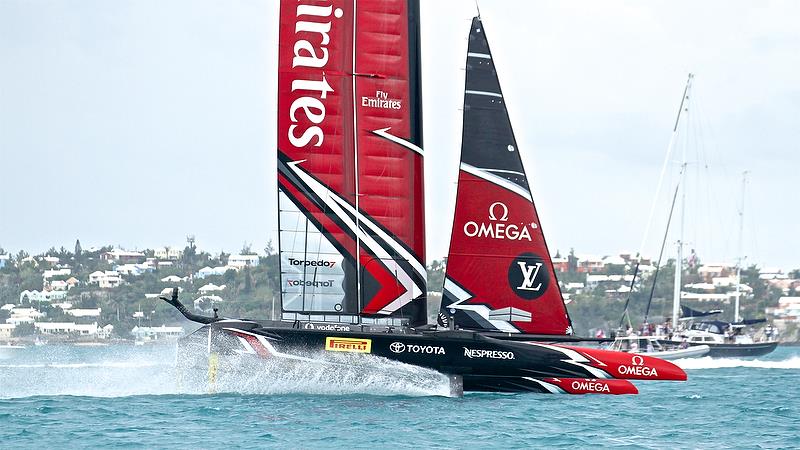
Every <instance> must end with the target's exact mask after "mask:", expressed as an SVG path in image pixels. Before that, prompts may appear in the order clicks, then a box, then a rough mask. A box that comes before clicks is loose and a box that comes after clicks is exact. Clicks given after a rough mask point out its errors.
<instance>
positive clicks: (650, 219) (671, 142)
mask: <svg viewBox="0 0 800 450" xmlns="http://www.w3.org/2000/svg"><path fill="white" fill-rule="evenodd" d="M693 77H694V75H692V74H691V73H690V74H689V78H688V80H687V81H686V87H684V88H683V96H681V103H680V105H679V106H678V114H677V116H676V117H675V125H674V126H673V127H672V135H671V136H670V138H669V144H668V145H667V154H666V155H665V156H664V163H663V164H662V165H661V174H660V175H659V176H658V184H657V185H656V192H655V195H653V203H652V205H650V214H649V215H648V217H647V225H646V226H645V229H644V236H643V237H642V243H641V245H639V251H638V252H637V258H641V254H642V251H643V250H644V246H645V244H646V243H647V237H648V235H649V234H650V227H651V225H652V223H653V216H654V215H655V212H656V203H657V201H658V196H659V195H660V194H661V186H662V185H663V183H664V176H665V174H666V172H667V167H668V166H669V164H670V157H671V156H672V151H673V149H674V146H675V136H676V135H677V133H678V124H679V123H680V120H681V113H682V112H683V105H684V102H685V101H686V94H687V92H688V90H689V86H690V85H691V83H692V78H693Z"/></svg>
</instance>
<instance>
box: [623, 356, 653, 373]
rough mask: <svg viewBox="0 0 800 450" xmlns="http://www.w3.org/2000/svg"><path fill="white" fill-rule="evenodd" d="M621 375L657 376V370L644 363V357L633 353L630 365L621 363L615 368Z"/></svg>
mask: <svg viewBox="0 0 800 450" xmlns="http://www.w3.org/2000/svg"><path fill="white" fill-rule="evenodd" d="M617 370H619V373H621V374H622V375H635V376H638V377H657V376H658V371H657V370H656V368H655V367H648V366H645V365H644V357H642V356H640V355H633V357H632V358H631V364H630V365H621V366H619V367H618V368H617Z"/></svg>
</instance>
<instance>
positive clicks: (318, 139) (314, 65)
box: [287, 2, 344, 147]
mask: <svg viewBox="0 0 800 450" xmlns="http://www.w3.org/2000/svg"><path fill="white" fill-rule="evenodd" d="M343 15H344V12H343V11H342V9H341V8H336V9H334V8H333V6H330V5H329V6H312V5H304V4H302V2H300V4H298V5H297V12H296V17H297V22H296V23H295V26H294V33H295V41H294V45H293V48H294V56H293V58H292V68H293V69H294V68H298V67H301V68H307V69H319V74H318V76H316V77H312V76H311V75H312V74H311V73H309V72H310V71H306V70H304V71H303V77H304V78H309V79H296V80H292V93H298V94H299V95H301V96H299V97H297V98H296V99H295V100H294V101H293V102H292V105H291V106H290V107H289V118H290V119H291V121H292V125H290V126H289V130H288V137H289V142H291V144H292V145H293V146H295V147H305V146H306V145H308V144H313V145H314V146H315V147H319V146H320V145H322V142H323V141H324V140H325V134H324V133H323V132H322V128H320V127H319V126H317V125H319V124H321V123H322V121H323V120H325V104H324V103H323V102H322V101H323V100H325V99H326V98H327V96H328V94H329V93H331V92H333V88H331V85H330V84H329V83H328V80H326V79H325V66H326V65H327V64H328V58H329V56H330V55H329V53H328V47H327V46H328V44H330V42H331V37H330V34H331V27H332V26H333V24H335V23H337V22H338V20H337V19H341V18H342V16H343ZM287 28H288V27H287ZM303 117H304V118H305V119H306V120H303V122H304V123H305V122H310V123H311V124H313V125H311V126H301V125H298V123H299V122H300V121H301V119H302V118H303Z"/></svg>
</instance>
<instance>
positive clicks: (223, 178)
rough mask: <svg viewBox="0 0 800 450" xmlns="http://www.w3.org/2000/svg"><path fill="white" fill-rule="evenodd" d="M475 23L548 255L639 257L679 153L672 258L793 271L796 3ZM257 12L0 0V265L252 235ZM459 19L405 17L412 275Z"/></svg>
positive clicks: (556, 5)
mask: <svg viewBox="0 0 800 450" xmlns="http://www.w3.org/2000/svg"><path fill="white" fill-rule="evenodd" d="M479 6H480V9H481V16H482V19H483V23H484V28H485V30H486V33H487V37H488V39H489V42H490V45H491V48H492V52H493V55H494V61H495V64H496V67H497V70H498V73H499V77H500V82H501V85H502V87H503V92H504V95H505V98H506V103H507V105H508V109H509V114H510V117H511V121H512V124H513V126H514V131H515V134H516V138H517V141H518V147H519V148H520V151H521V154H522V155H523V160H524V163H525V166H526V169H527V172H528V176H529V182H530V184H531V187H532V189H533V195H534V200H535V202H536V204H537V208H538V210H539V215H540V219H541V222H542V227H543V231H544V232H545V234H546V237H547V239H548V243H549V247H550V249H551V251H553V252H554V251H555V250H560V251H561V252H562V253H565V252H568V251H569V249H570V248H574V249H575V251H576V253H578V254H593V255H601V256H602V255H610V254H616V253H618V252H620V251H629V252H633V253H635V252H637V251H639V250H641V251H642V252H643V253H644V254H646V255H650V256H654V255H657V253H658V248H659V246H660V243H661V239H662V237H663V233H664V222H665V218H666V215H667V213H668V208H669V202H668V197H670V196H671V193H670V192H671V190H672V189H674V184H675V183H676V180H677V175H676V174H677V168H678V167H679V163H678V159H679V157H680V155H681V154H682V152H683V150H682V149H683V148H686V149H687V161H688V164H689V165H688V167H689V171H688V172H687V183H686V185H685V187H686V192H687V196H688V197H689V200H688V201H687V202H686V205H687V206H686V213H685V219H684V230H685V231H684V238H685V239H684V240H685V241H686V242H687V245H688V246H690V247H692V248H695V249H696V250H697V253H698V254H699V256H700V258H701V260H703V261H706V262H712V261H714V262H716V261H720V262H731V261H733V260H734V259H735V258H736V257H737V255H738V254H739V253H742V254H744V255H746V256H747V261H748V262H749V263H755V264H759V265H760V266H762V267H781V268H784V269H793V268H798V267H800V240H799V239H798V238H799V237H800V236H798V223H800V208H798V204H797V201H796V197H795V195H796V193H797V192H798V182H797V178H798V174H799V172H800V171H798V168H800V151H798V150H800V149H798V147H799V146H800V144H798V142H800V27H797V23H798V22H800V2H794V1H786V2H781V1H760V0H752V1H727V0H726V1H704V2H697V1H684V0H678V1H676V0H672V1H647V2H643V1H620V0H611V1H603V2H597V1H590V0H589V1H578V0H552V1H531V0H519V1H516V0H494V1H482V2H479ZM277 12H278V2H277V0H238V1H225V2H222V1H218V0H158V1H156V0H118V1H114V2H109V1H103V0H0V246H2V247H3V248H5V249H6V250H10V251H17V250H19V249H25V250H27V251H29V252H32V253H37V252H41V251H44V250H46V249H47V248H49V247H51V246H56V247H59V246H62V245H63V246H65V247H67V248H72V246H73V245H74V243H75V240H76V239H80V240H81V243H82V245H83V247H84V248H88V247H90V246H93V245H96V246H99V245H104V244H113V245H117V246H121V247H124V248H128V249H136V248H153V247H157V246H162V245H169V246H177V245H184V243H185V237H186V235H189V234H191V235H194V236H196V239H197V243H198V245H199V246H200V247H201V248H202V249H205V250H208V251H210V252H212V253H213V252H218V251H220V250H223V249H224V250H226V251H228V252H230V251H238V249H240V248H241V247H242V245H243V244H244V243H249V244H252V246H253V248H256V249H261V248H263V247H264V246H265V244H266V242H267V241H268V240H269V239H271V238H272V239H274V238H275V237H276V236H277V220H276V211H275V204H276V198H277V195H276V180H275V160H274V159H275V142H276V137H275V127H276V119H275V117H276V114H275V113H276V111H275V105H276V103H277V99H276V96H277V93H276V86H277V81H276V71H277V27H278V21H277ZM475 13H476V6H475V2H474V1H472V0H463V1H455V0H436V1H432V0H422V51H423V54H422V79H423V88H422V89H423V108H424V148H425V155H426V167H427V171H426V176H425V183H426V195H427V205H426V206H427V213H426V220H427V236H428V259H429V260H432V259H435V258H441V257H443V256H445V255H446V252H447V246H448V241H449V234H450V227H451V224H452V211H453V202H454V197H455V188H456V184H455V181H456V176H457V170H458V169H457V167H458V155H459V151H460V145H461V143H460V137H461V109H460V108H461V104H462V102H463V80H464V63H465V54H466V38H467V33H468V31H469V25H470V20H471V18H472V16H473V15H475ZM689 72H693V73H695V74H696V78H695V80H694V84H693V93H692V97H691V105H690V112H689V115H688V117H687V120H686V121H685V125H684V128H683V130H684V131H683V132H682V133H681V134H680V135H679V137H678V139H676V141H677V143H676V146H675V147H674V150H673V155H674V156H675V158H673V160H670V161H669V162H668V164H667V171H666V176H665V181H664V187H663V188H662V190H661V194H660V195H658V196H656V195H655V194H656V187H657V184H658V183H657V180H658V179H659V173H660V171H661V167H662V163H663V161H664V157H665V154H666V151H667V147H668V144H669V142H670V137H671V134H672V127H673V124H674V121H675V115H676V113H677V110H678V103H679V101H680V98H681V93H682V91H683V88H684V84H685V82H686V78H687V74H688V73H689ZM677 144H680V145H677ZM745 170H747V171H749V172H750V173H749V177H748V179H749V182H748V185H747V191H746V192H747V194H746V195H745V196H744V199H745V202H744V205H745V210H744V211H745V215H744V218H745V219H744V224H745V225H744V232H743V233H742V236H743V237H742V241H741V242H742V244H741V252H740V250H739V247H740V246H739V244H738V226H737V220H738V219H737V217H738V216H737V209H738V208H739V204H740V202H741V198H742V194H741V173H742V172H743V171H745ZM654 199H655V205H656V207H655V209H654V211H655V214H654V217H655V219H654V221H653V223H652V225H651V226H650V227H649V229H650V231H649V232H648V239H647V240H646V241H645V242H644V245H642V240H643V235H644V233H645V229H647V228H648V226H647V223H648V217H649V215H650V210H651V205H653V204H654ZM678 222H679V221H678ZM677 228H678V226H674V227H673V231H672V232H671V233H670V235H669V236H668V240H667V242H668V252H667V254H669V253H670V252H672V253H674V251H673V250H672V249H673V248H674V247H675V246H674V245H673V243H674V242H675V240H676V239H677V232H676V229H677Z"/></svg>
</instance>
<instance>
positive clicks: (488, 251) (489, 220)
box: [439, 17, 572, 335]
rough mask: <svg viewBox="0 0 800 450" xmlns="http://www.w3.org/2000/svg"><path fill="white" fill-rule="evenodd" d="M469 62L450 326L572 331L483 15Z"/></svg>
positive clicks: (445, 300) (445, 304)
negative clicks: (451, 320) (510, 117)
mask: <svg viewBox="0 0 800 450" xmlns="http://www.w3.org/2000/svg"><path fill="white" fill-rule="evenodd" d="M467 48H468V53H467V63H466V77H465V92H464V124H463V134H462V143H461V170H460V172H459V179H458V192H457V194H456V210H455V219H454V222H453V232H452V235H451V238H450V254H449V257H448V259H447V272H446V274H445V284H444V292H443V297H442V309H443V310H442V311H441V313H440V316H439V320H440V323H442V324H443V325H444V324H445V323H446V322H448V321H449V317H450V316H451V315H452V316H453V318H454V320H455V324H456V325H458V326H461V327H463V328H471V329H477V330H491V331H502V332H509V333H519V332H523V333H534V334H561V335H563V334H570V333H571V332H572V330H571V326H570V320H569V317H568V315H567V311H566V308H565V307H564V302H563V300H562V298H561V292H560V289H559V287H558V281H557V280H556V276H555V271H554V270H553V264H552V261H551V260H550V254H549V253H548V250H547V244H546V243H545V240H544V235H543V234H542V228H541V225H540V223H539V216H538V214H537V212H536V207H535V206H534V204H533V198H532V196H531V192H530V188H529V184H528V179H527V177H526V176H525V168H524V167H523V165H522V159H521V158H520V155H519V149H518V146H517V142H516V140H515V138H514V132H513V129H512V128H511V121H510V120H509V117H508V111H507V110H506V103H505V99H504V97H503V92H502V90H501V89H500V83H499V81H498V78H497V72H496V70H495V65H494V60H493V58H492V53H491V51H490V49H489V42H488V40H487V39H486V30H485V29H484V27H483V24H482V23H481V20H480V18H477V17H476V18H475V19H473V21H472V28H471V30H470V35H469V45H468V47H467Z"/></svg>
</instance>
